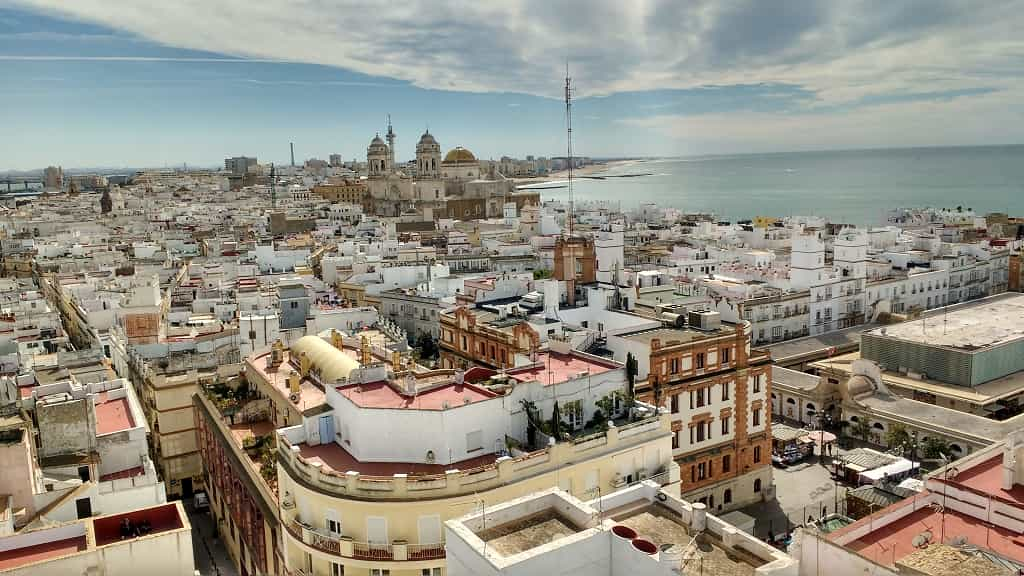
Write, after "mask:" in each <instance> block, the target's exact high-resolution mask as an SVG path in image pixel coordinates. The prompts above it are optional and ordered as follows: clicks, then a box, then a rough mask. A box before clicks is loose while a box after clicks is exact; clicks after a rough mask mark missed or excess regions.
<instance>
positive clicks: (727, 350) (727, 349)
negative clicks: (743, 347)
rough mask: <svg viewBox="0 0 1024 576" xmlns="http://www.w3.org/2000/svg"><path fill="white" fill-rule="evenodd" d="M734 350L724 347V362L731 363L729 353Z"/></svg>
mask: <svg viewBox="0 0 1024 576" xmlns="http://www.w3.org/2000/svg"><path fill="white" fill-rule="evenodd" d="M730 352H732V348H722V364H728V363H729V353H730Z"/></svg>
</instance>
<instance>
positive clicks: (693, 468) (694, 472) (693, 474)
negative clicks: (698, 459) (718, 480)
mask: <svg viewBox="0 0 1024 576" xmlns="http://www.w3.org/2000/svg"><path fill="white" fill-rule="evenodd" d="M696 481H697V467H696V466H690V482H696Z"/></svg>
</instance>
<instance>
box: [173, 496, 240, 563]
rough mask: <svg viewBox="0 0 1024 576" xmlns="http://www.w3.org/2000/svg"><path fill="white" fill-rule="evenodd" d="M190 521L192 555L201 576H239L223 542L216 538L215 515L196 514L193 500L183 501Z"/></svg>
mask: <svg viewBox="0 0 1024 576" xmlns="http://www.w3.org/2000/svg"><path fill="white" fill-rule="evenodd" d="M182 505H184V506H185V511H186V512H187V513H188V521H189V523H191V524H192V554H193V557H194V558H195V564H196V570H197V571H198V572H199V574H201V576H238V571H237V570H235V565H234V563H233V562H232V561H231V557H230V556H229V555H228V552H227V550H226V549H225V548H224V544H223V542H221V540H220V538H217V537H216V534H217V531H216V530H215V528H214V525H213V514H212V513H211V512H209V511H207V512H196V511H195V507H194V506H193V504H192V499H191V498H189V499H187V500H182Z"/></svg>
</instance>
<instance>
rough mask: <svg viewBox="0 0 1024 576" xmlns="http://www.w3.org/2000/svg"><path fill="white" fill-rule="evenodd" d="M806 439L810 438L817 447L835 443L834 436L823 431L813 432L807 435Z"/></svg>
mask: <svg viewBox="0 0 1024 576" xmlns="http://www.w3.org/2000/svg"><path fill="white" fill-rule="evenodd" d="M807 437H808V438H810V439H811V440H812V441H813V442H814V443H815V444H817V445H818V446H823V445H825V444H831V443H833V442H835V441H836V435H835V434H833V433H831V432H826V431H824V430H814V431H813V432H811V433H810V434H808V435H807Z"/></svg>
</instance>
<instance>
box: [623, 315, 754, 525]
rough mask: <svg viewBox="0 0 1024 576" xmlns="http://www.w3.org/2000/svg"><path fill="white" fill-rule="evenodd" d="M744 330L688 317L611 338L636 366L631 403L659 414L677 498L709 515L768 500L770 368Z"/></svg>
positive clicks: (712, 319)
mask: <svg viewBox="0 0 1024 576" xmlns="http://www.w3.org/2000/svg"><path fill="white" fill-rule="evenodd" d="M750 339H751V335H750V325H749V324H747V323H742V324H730V323H723V322H721V321H720V318H719V317H718V314H717V313H716V312H703V313H701V312H691V313H690V319H689V322H688V324H686V325H683V326H682V327H678V328H677V327H662V328H656V329H651V330H641V331H639V332H633V333H627V334H620V335H611V336H609V337H608V343H607V347H608V349H609V350H612V351H613V352H614V354H615V358H616V359H620V358H621V359H624V358H625V357H626V356H627V355H631V356H632V357H633V358H635V359H636V361H637V374H636V397H637V398H639V399H641V400H643V401H646V402H651V403H653V404H655V405H657V406H661V407H665V408H667V409H668V411H669V413H670V420H671V422H672V433H673V437H672V455H673V457H674V458H675V460H676V463H677V464H679V467H680V472H681V487H680V491H681V494H682V496H683V498H685V499H687V500H692V501H696V502H703V503H705V504H707V506H708V508H709V509H710V510H713V511H726V510H730V509H733V508H739V507H742V506H745V505H747V504H750V503H751V502H756V501H759V500H762V499H770V498H772V497H773V496H772V473H771V470H772V469H771V414H770V409H771V408H770V405H769V404H770V402H769V398H770V394H771V390H770V387H771V385H770V382H771V361H770V357H769V355H768V354H767V353H764V352H752V351H751V350H750Z"/></svg>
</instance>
